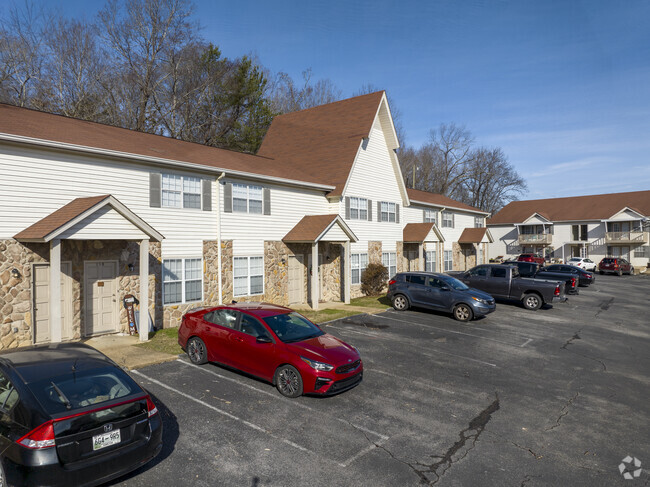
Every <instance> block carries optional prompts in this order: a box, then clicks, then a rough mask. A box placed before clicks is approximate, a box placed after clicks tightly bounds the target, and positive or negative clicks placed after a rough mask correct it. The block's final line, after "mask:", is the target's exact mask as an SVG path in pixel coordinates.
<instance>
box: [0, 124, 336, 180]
mask: <svg viewBox="0 0 650 487" xmlns="http://www.w3.org/2000/svg"><path fill="white" fill-rule="evenodd" d="M0 140H6V141H8V142H14V143H22V144H30V145H38V146H42V147H49V148H54V149H62V150H70V151H74V152H83V153H89V154H98V155H103V156H110V157H118V158H122V159H128V160H133V161H138V162H144V163H149V164H157V165H163V166H174V167H180V168H185V169H192V170H196V171H200V172H208V173H217V174H220V173H224V172H227V173H228V174H229V175H231V176H238V177H242V178H248V179H255V180H260V181H270V182H275V183H281V184H286V185H290V186H297V187H302V188H308V189H314V190H319V191H327V192H330V191H333V190H334V189H335V186H330V185H327V184H319V183H311V182H307V181H300V180H297V179H287V178H278V177H275V176H267V175H264V174H256V173H251V172H246V171H237V170H232V169H227V168H220V167H211V166H206V165H203V164H196V163H192V162H184V161H177V160H174V159H165V158H163V157H155V156H142V155H139V154H132V153H129V152H121V151H114V150H110V149H100V148H97V147H88V146H83V145H76V144H68V143H65V142H54V141H51V140H43V139H35V138H32V137H24V136H21V135H11V134H6V133H0ZM251 157H256V156H253V155H251Z"/></svg>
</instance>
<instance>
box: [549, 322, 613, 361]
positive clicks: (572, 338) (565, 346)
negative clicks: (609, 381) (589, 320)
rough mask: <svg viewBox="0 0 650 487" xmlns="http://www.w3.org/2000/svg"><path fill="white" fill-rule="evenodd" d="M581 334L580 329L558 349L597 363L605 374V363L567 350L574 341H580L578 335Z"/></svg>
mask: <svg viewBox="0 0 650 487" xmlns="http://www.w3.org/2000/svg"><path fill="white" fill-rule="evenodd" d="M581 332H582V328H581V329H580V330H578V331H576V332H575V333H574V334H573V336H572V337H571V338H569V339H568V340H567V341H566V342H565V343H564V345H562V346H561V347H560V350H567V351H569V352H571V353H575V354H576V355H579V356H580V357H584V358H588V359H589V360H593V361H594V362H598V363H599V364H600V366H601V367H602V368H603V372H607V366H606V365H605V362H603V361H602V360H600V359H597V358H595V357H591V356H589V355H585V354H584V353H580V352H576V351H575V350H573V349H570V348H569V345H573V341H574V340H582V338H581V337H580V335H579V334H580V333H581Z"/></svg>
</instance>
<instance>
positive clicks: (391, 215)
mask: <svg viewBox="0 0 650 487" xmlns="http://www.w3.org/2000/svg"><path fill="white" fill-rule="evenodd" d="M379 208H380V220H381V221H382V222H390V223H395V222H396V221H397V206H396V204H395V203H391V202H389V201H382V202H381V203H380V205H379Z"/></svg>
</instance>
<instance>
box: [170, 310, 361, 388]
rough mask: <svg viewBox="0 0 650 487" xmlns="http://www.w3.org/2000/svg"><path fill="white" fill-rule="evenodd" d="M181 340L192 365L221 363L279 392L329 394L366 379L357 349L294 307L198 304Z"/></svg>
mask: <svg viewBox="0 0 650 487" xmlns="http://www.w3.org/2000/svg"><path fill="white" fill-rule="evenodd" d="M178 343H179V345H180V346H181V347H182V348H183V350H185V352H186V353H187V355H188V356H189V358H190V360H191V361H192V363H194V364H197V365H199V364H204V363H206V362H218V363H221V364H224V365H227V366H229V367H233V368H235V369H238V370H241V371H242V372H246V373H247V374H251V375H254V376H256V377H259V378H261V379H264V380H266V381H268V382H271V383H272V384H273V385H275V386H276V387H277V389H278V391H280V394H282V395H284V396H287V397H298V396H300V395H302V394H319V395H331V394H336V393H339V392H343V391H345V390H348V389H351V388H352V387H355V386H356V385H358V384H359V383H360V382H361V380H362V378H363V363H362V362H361V356H360V355H359V351H358V350H357V349H356V348H355V347H353V346H351V345H348V344H347V343H345V342H343V341H342V340H339V339H338V338H336V337H334V336H332V335H329V334H327V333H325V332H324V331H323V330H321V329H320V328H319V327H318V326H317V325H315V324H314V323H312V322H311V321H309V320H308V319H307V318H305V317H304V316H302V315H301V314H299V313H296V312H295V311H293V310H291V309H289V308H284V307H282V306H276V305H273V304H268V303H239V304H233V305H228V306H218V307H212V308H197V309H193V310H190V311H188V312H187V313H185V315H183V319H182V322H181V326H180V327H179V329H178Z"/></svg>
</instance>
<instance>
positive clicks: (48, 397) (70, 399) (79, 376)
mask: <svg viewBox="0 0 650 487" xmlns="http://www.w3.org/2000/svg"><path fill="white" fill-rule="evenodd" d="M29 388H30V390H31V391H32V393H33V394H34V395H35V396H36V399H37V400H38V402H39V403H40V404H41V406H43V408H44V409H45V410H46V411H47V412H48V413H49V414H58V413H63V412H66V411H70V410H75V409H80V408H84V407H86V406H91V405H98V404H101V403H103V402H106V401H111V400H113V399H118V398H120V397H125V396H129V395H131V394H135V393H137V392H141V389H140V387H138V385H137V384H136V383H135V382H133V380H132V379H131V378H130V377H129V376H128V375H126V374H125V373H124V372H122V371H121V370H120V369H118V368H116V367H102V368H97V369H91V370H84V371H81V372H74V371H70V373H69V374H66V375H64V376H58V377H48V378H45V379H41V380H39V381H36V382H32V383H30V384H29Z"/></svg>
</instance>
